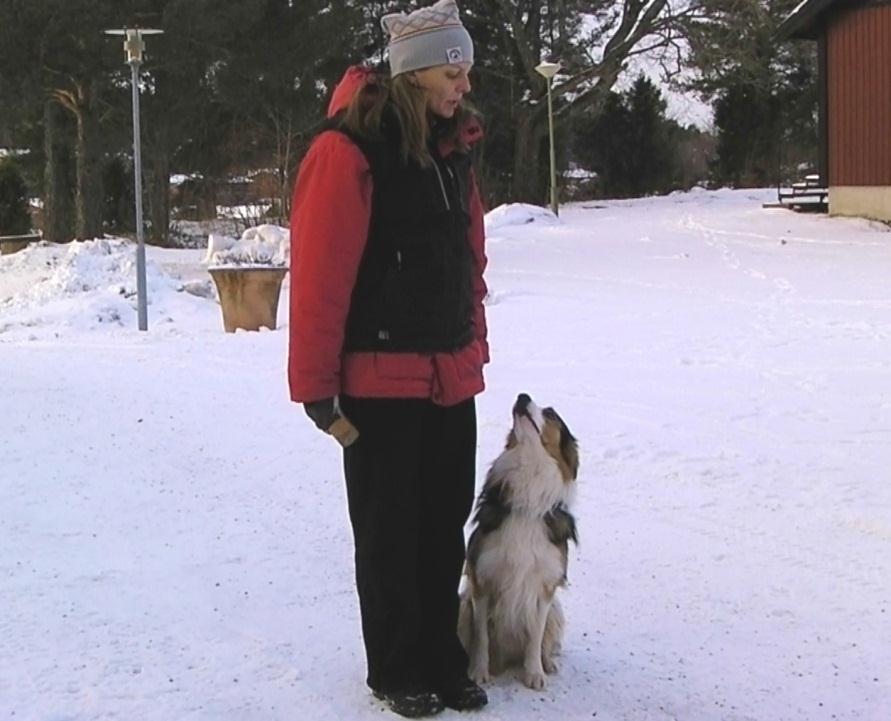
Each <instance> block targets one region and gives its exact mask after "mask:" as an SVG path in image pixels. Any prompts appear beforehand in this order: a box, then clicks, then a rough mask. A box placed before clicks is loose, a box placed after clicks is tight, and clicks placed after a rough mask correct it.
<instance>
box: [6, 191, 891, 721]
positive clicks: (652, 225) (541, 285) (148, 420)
mask: <svg viewBox="0 0 891 721" xmlns="http://www.w3.org/2000/svg"><path fill="white" fill-rule="evenodd" d="M773 199H774V193H773V191H719V192H712V191H705V190H699V191H697V192H692V193H687V194H675V195H672V196H668V197H664V198H650V199H643V200H632V201H614V202H598V203H596V204H595V203H586V204H578V205H575V206H572V207H566V208H562V209H561V214H560V218H559V220H557V219H555V218H551V219H550V220H551V222H550V223H547V222H538V220H539V219H540V218H547V213H546V212H543V211H541V210H540V209H539V210H538V211H535V212H533V211H532V210H530V209H526V210H523V211H522V212H520V210H518V209H517V208H516V207H514V208H513V209H501V210H500V211H498V212H497V213H496V212H494V211H493V214H490V217H489V222H488V226H489V232H490V242H489V246H488V247H489V258H490V266H489V270H488V273H487V277H488V281H489V284H490V287H491V295H490V299H489V306H488V313H489V322H490V333H491V343H492V353H493V360H492V363H491V365H490V366H489V368H488V374H487V378H488V389H487V390H486V392H485V393H483V394H482V395H481V396H480V397H479V401H478V408H479V418H480V432H479V438H480V446H479V458H478V472H479V480H480V481H481V480H482V477H483V475H484V473H485V470H486V468H487V466H488V464H489V463H490V462H491V461H492V460H493V459H494V457H495V456H496V455H497V453H498V451H499V449H500V447H501V444H502V443H503V440H504V437H505V434H506V431H507V428H508V425H509V422H510V407H511V405H512V403H513V400H514V398H515V396H516V394H517V393H519V392H521V391H526V392H529V393H530V394H531V395H532V396H533V398H535V399H536V400H537V401H538V402H540V403H541V404H549V405H553V406H555V407H556V408H557V409H558V411H559V412H560V413H561V415H562V416H563V417H564V418H565V419H566V421H567V422H568V423H569V425H570V427H571V428H572V430H573V432H574V433H575V434H576V435H577V436H578V438H579V440H580V443H581V448H582V466H581V475H580V480H579V488H578V498H577V504H576V508H575V510H576V514H577V516H578V520H579V528H580V534H581V543H580V545H579V546H578V547H577V548H575V547H574V548H573V549H572V551H571V556H570V564H569V578H570V585H569V587H568V588H566V589H564V590H563V591H561V594H562V600H563V604H564V609H565V611H566V614H567V618H568V627H567V634H566V639H565V650H564V655H563V658H562V669H561V671H560V673H559V674H558V675H556V676H554V677H551V679H550V685H549V686H548V688H547V689H546V690H545V691H543V692H532V691H529V690H527V689H526V688H524V687H523V686H522V685H521V684H520V683H519V681H518V680H517V679H516V678H515V677H513V676H512V675H506V676H502V677H500V678H499V679H497V680H496V681H495V682H494V683H493V684H491V685H490V686H489V687H488V691H489V696H490V704H489V706H488V707H487V708H486V709H485V710H484V711H482V712H480V713H477V714H474V715H473V716H472V717H473V718H478V719H480V720H481V721H485V720H486V719H493V720H495V719H508V718H510V719H519V720H520V721H533V720H538V719H542V718H555V719H558V718H567V719H579V720H580V719H592V718H594V719H596V720H597V721H604V720H606V721H614V720H615V721H618V720H623V721H624V720H628V721H652V720H660V721H661V720H663V719H665V720H668V719H677V720H679V721H712V720H714V721H731V720H732V721H781V720H783V721H785V720H793V721H818V720H822V719H827V720H831V719H863V720H868V721H881V720H883V719H887V718H891V677H889V673H888V669H889V668H891V644H889V643H888V639H889V638H891V590H889V578H891V552H889V551H891V482H889V481H891V472H889V468H891V462H889V461H891V296H889V290H888V277H889V275H891V234H889V232H888V228H887V227H886V226H884V225H881V224H878V223H872V222H869V221H864V220H847V219H836V218H827V217H825V216H817V215H797V214H794V213H791V212H789V211H786V210H782V209H762V208H761V203H762V202H764V201H769V200H773ZM499 216H501V221H499ZM506 218H510V219H511V222H502V221H505V220H506ZM524 218H527V219H528V218H533V220H534V221H535V222H525V221H524V220H523V219H524ZM132 251H133V246H132V245H131V244H127V243H125V242H124V241H116V240H107V239H106V240H102V241H91V242H89V243H80V244H72V245H70V246H54V245H50V244H45V243H41V244H38V245H36V246H32V247H30V248H28V249H27V250H24V251H21V252H20V253H17V254H15V255H11V256H3V257H2V258H0V367H2V369H3V374H2V377H0V418H2V420H3V432H2V434H0V549H2V553H0V575H2V579H3V582H2V584H0V608H2V612H0V718H3V719H28V720H31V719H35V720H40V721H63V720H64V721H87V720H88V719H89V720H93V719H115V718H119V719H127V720H130V719H140V721H155V720H157V721H169V720H171V719H176V720H178V721H179V720H188V721H204V720H206V721H219V719H227V720H230V719H232V720H239V721H240V720H246V721H248V720H249V721H253V720H255V719H256V720H258V721H259V720H262V721H278V720H282V721H284V720H286V719H287V720H290V719H297V718H300V719H302V718H307V719H346V718H349V719H360V720H362V719H368V720H371V719H382V718H389V716H387V715H385V714H382V712H381V707H380V706H379V704H378V703H377V702H375V701H373V700H372V699H371V697H370V696H369V694H368V693H367V691H366V690H365V688H364V683H363V678H364V662H363V655H362V647H361V641H360V635H359V622H358V611H357V604H356V598H355V593H354V590H353V570H352V559H351V554H352V551H351V539H350V533H349V525H348V522H347V517H346V511H345V504H344V493H343V488H342V481H341V478H340V461H339V453H338V446H337V444H336V443H335V442H334V441H332V440H331V439H329V438H326V437H324V436H322V435H321V434H319V433H318V432H317V431H316V430H315V429H314V427H313V426H312V424H311V423H309V422H308V421H307V419H306V418H305V417H304V415H303V413H302V411H301V410H300V409H299V408H298V407H297V406H295V405H293V404H292V403H290V402H289V400H288V397H287V388H286V382H285V363H286V346H287V331H286V326H287V307H286V306H287V303H281V304H280V319H279V320H280V326H279V328H280V329H279V330H277V331H272V332H261V333H244V332H239V333H235V334H226V333H224V332H223V329H222V321H221V318H220V312H219V307H218V306H217V305H216V303H215V300H214V296H213V291H212V289H211V286H210V282H209V279H208V277H207V272H206V269H205V268H204V266H203V265H202V262H201V260H202V254H203V251H202V250H164V249H156V248H149V254H148V255H149V261H150V262H149V289H150V305H149V323H150V325H149V328H150V330H149V332H148V333H139V332H138V331H137V330H135V328H136V310H135V297H134V295H133V286H134V282H133V281H132V280H131V278H132V276H133V268H132V262H131V261H130V260H128V258H131V257H132ZM202 284H203V285H202ZM201 287H203V288H204V289H205V290H206V291H207V292H206V293H204V295H203V296H202V294H200V293H199V294H195V293H194V292H189V290H188V289H189V288H192V289H193V290H194V289H196V288H201ZM205 296H206V297H205ZM111 312H115V313H117V316H118V318H117V320H113V321H110V322H109V321H108V317H109V313H111ZM441 718H443V719H458V718H465V716H462V715H459V714H457V713H454V712H449V711H447V712H445V713H444V714H443V715H442V716H441ZM466 718H471V716H470V715H467V716H466Z"/></svg>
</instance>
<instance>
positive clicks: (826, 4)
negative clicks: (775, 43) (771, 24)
mask: <svg viewBox="0 0 891 721" xmlns="http://www.w3.org/2000/svg"><path fill="white" fill-rule="evenodd" d="M851 4H852V3H851V2H850V0H802V1H801V2H800V3H799V4H798V7H796V8H795V9H794V10H793V11H792V12H791V13H789V17H787V18H786V19H785V20H783V22H782V24H781V25H780V27H779V28H777V36H778V37H779V38H780V39H781V40H790V39H796V40H802V39H807V40H816V39H817V38H819V37H820V31H821V30H822V29H823V22H824V20H825V18H826V13H827V12H828V11H829V10H831V9H832V8H834V7H838V6H840V5H851Z"/></svg>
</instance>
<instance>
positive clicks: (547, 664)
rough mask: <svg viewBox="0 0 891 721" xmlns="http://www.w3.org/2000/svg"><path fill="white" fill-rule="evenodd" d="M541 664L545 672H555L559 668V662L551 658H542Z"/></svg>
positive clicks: (549, 673)
mask: <svg viewBox="0 0 891 721" xmlns="http://www.w3.org/2000/svg"><path fill="white" fill-rule="evenodd" d="M541 665H542V667H543V668H544V671H545V673H546V674H548V675H551V674H555V673H557V672H558V671H559V670H560V664H559V663H557V661H556V660H555V659H553V658H542V659H541Z"/></svg>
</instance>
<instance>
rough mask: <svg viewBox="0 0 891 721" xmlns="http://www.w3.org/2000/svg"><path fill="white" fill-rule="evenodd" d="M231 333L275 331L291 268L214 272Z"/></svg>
mask: <svg viewBox="0 0 891 721" xmlns="http://www.w3.org/2000/svg"><path fill="white" fill-rule="evenodd" d="M208 272H209V273H210V277H211V278H213V282H214V283H216V286H217V291H218V292H219V294H220V307H221V308H222V311H223V327H224V328H225V329H226V332H227V333H234V332H235V330H236V329H237V328H242V329H244V330H260V327H261V326H265V327H266V328H269V330H275V319H276V314H277V313H278V298H279V295H281V289H282V281H283V280H284V279H285V274H286V273H287V272H288V269H287V268H238V267H233V268H210V269H208Z"/></svg>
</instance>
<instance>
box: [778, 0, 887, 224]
mask: <svg viewBox="0 0 891 721" xmlns="http://www.w3.org/2000/svg"><path fill="white" fill-rule="evenodd" d="M779 33H780V36H781V37H782V38H784V39H805V40H816V41H817V47H818V55H819V62H820V86H821V87H820V139H821V142H820V146H821V148H820V156H821V157H820V175H821V177H822V180H823V183H824V185H826V186H827V187H828V188H829V212H830V213H832V214H834V215H861V216H865V217H869V218H877V219H879V220H888V221H891V0H804V1H803V2H802V3H801V4H800V5H799V6H798V7H797V8H796V9H795V10H794V11H793V12H792V14H791V15H790V16H789V17H788V18H787V19H786V20H785V21H784V22H783V24H782V25H781V26H780V30H779Z"/></svg>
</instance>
